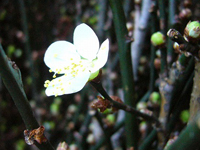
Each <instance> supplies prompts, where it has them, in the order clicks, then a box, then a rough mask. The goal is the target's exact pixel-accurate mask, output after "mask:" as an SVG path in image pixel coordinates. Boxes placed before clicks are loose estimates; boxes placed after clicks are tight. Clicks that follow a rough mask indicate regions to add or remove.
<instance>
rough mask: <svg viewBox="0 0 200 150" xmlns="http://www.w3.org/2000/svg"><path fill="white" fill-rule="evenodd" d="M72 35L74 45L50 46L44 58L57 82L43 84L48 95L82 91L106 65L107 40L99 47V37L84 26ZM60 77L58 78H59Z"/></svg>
mask: <svg viewBox="0 0 200 150" xmlns="http://www.w3.org/2000/svg"><path fill="white" fill-rule="evenodd" d="M73 36H74V37H73V42H74V44H72V43H70V42H68V41H56V42H54V43H52V44H51V45H50V46H49V47H48V49H47V51H46V53H45V55H44V62H45V64H46V65H47V66H48V67H49V68H50V70H49V72H54V75H53V78H54V79H53V80H51V81H49V80H47V81H45V83H44V86H45V87H46V91H45V93H46V95H47V96H52V95H54V96H58V95H63V94H70V93H75V92H78V91H80V90H81V89H82V88H83V87H84V86H85V84H86V83H87V82H88V81H89V80H91V79H93V78H94V77H96V76H97V75H98V73H99V70H100V69H101V68H102V67H103V66H104V65H105V63H106V62H107V59H108V52H109V40H108V39H107V40H105V41H104V42H103V43H102V44H101V46H100V47H99V40H98V38H97V36H96V34H95V33H94V31H93V30H92V29H91V28H90V27H89V26H88V25H86V24H84V23H82V24H80V25H78V26H77V27H76V28H75V30H74V35H73ZM57 74H59V77H56V75H57Z"/></svg>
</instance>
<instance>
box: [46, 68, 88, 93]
mask: <svg viewBox="0 0 200 150" xmlns="http://www.w3.org/2000/svg"><path fill="white" fill-rule="evenodd" d="M89 77H90V72H89V71H88V70H87V69H85V70H84V71H83V70H80V71H79V73H78V74H77V75H76V76H75V77H71V76H70V77H69V76H65V75H63V76H61V77H58V78H56V79H54V80H52V81H51V82H50V83H49V85H48V87H47V89H46V91H45V93H46V95H47V96H52V95H54V96H59V95H63V94H71V93H75V92H78V91H80V90H81V89H82V88H83V87H84V86H85V84H86V83H87V81H88V79H89Z"/></svg>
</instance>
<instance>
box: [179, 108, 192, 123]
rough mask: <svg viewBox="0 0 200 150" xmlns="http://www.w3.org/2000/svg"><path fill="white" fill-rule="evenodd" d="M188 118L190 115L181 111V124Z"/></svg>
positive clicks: (185, 111)
mask: <svg viewBox="0 0 200 150" xmlns="http://www.w3.org/2000/svg"><path fill="white" fill-rule="evenodd" d="M189 117H190V113H189V111H188V110H183V111H182V112H181V114H180V119H181V120H182V121H183V123H187V122H188V120H189Z"/></svg>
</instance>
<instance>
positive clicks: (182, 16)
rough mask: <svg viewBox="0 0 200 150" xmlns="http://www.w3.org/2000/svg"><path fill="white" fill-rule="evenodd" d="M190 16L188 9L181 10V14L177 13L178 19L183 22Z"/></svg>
mask: <svg viewBox="0 0 200 150" xmlns="http://www.w3.org/2000/svg"><path fill="white" fill-rule="evenodd" d="M191 16H192V12H191V10H190V9H188V8H186V9H182V10H181V12H180V13H179V18H180V19H182V20H184V19H188V18H190V17H191Z"/></svg>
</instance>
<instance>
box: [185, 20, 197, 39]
mask: <svg viewBox="0 0 200 150" xmlns="http://www.w3.org/2000/svg"><path fill="white" fill-rule="evenodd" d="M184 35H185V37H186V38H187V39H188V41H189V42H197V41H198V40H199V39H200V23H199V22H198V21H192V22H191V21H190V22H188V24H187V26H186V27H185V30H184Z"/></svg>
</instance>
